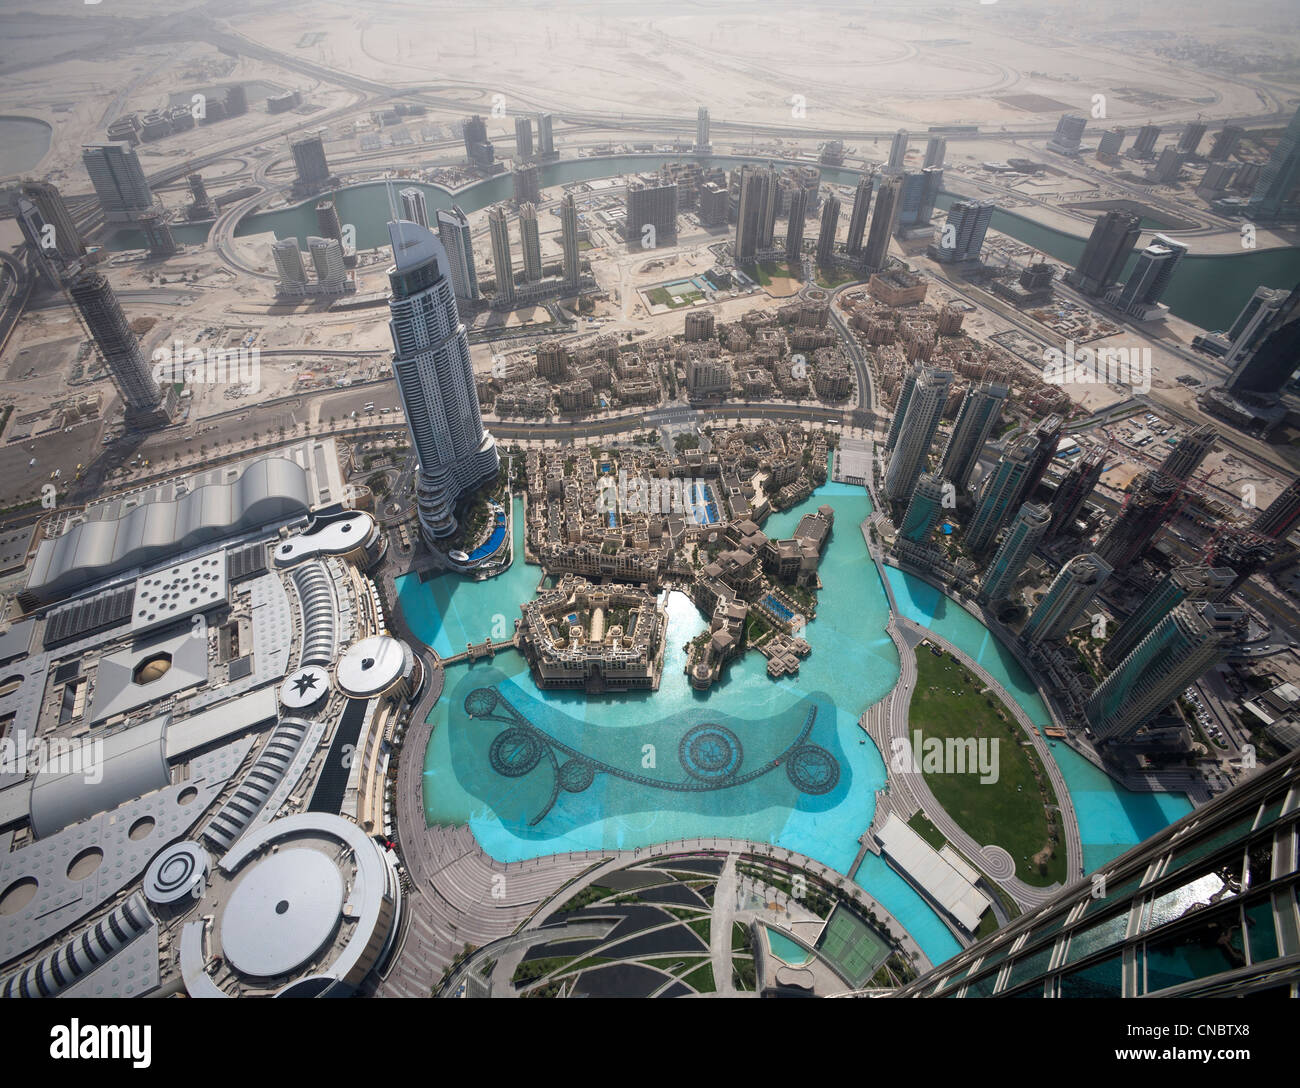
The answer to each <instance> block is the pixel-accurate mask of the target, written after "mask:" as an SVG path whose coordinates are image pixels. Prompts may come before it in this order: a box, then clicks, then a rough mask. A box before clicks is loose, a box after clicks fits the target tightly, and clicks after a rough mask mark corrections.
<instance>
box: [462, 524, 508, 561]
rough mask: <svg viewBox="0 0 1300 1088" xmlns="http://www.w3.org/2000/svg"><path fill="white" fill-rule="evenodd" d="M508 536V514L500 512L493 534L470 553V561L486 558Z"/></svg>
mask: <svg viewBox="0 0 1300 1088" xmlns="http://www.w3.org/2000/svg"><path fill="white" fill-rule="evenodd" d="M505 538H506V516H505V514H498V515H497V521H496V526H495V527H494V528H493V530H492V535H491V536H490V537H488V538H487V540H486V541H484V542H483V543H482V544H480V545H479V546H478V547H477V548H475V549H474V550H473V551H472V552H470V553H469V561H470V562H471V563H476V562H478V560H480V559H486V558H487V557H488V556H489V555H492V554H494V553H495V552H496V550H497V549H498V548H499V547H501V542H502V541H503V540H505Z"/></svg>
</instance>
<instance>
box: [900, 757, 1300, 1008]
mask: <svg viewBox="0 0 1300 1088" xmlns="http://www.w3.org/2000/svg"><path fill="white" fill-rule="evenodd" d="M1298 772H1300V752H1292V753H1290V754H1289V755H1284V756H1282V757H1281V758H1280V759H1277V760H1275V761H1274V762H1272V763H1270V764H1268V765H1267V766H1264V767H1260V768H1259V769H1258V770H1257V771H1255V772H1253V773H1251V774H1250V776H1249V777H1247V778H1245V779H1244V780H1243V781H1240V782H1239V783H1238V784H1237V785H1236V786H1235V787H1233V788H1232V789H1229V790H1227V791H1225V792H1224V793H1222V794H1220V795H1219V796H1218V797H1215V798H1212V799H1211V800H1210V801H1208V802H1207V803H1206V804H1204V805H1198V806H1197V807H1196V809H1195V810H1193V811H1192V812H1190V813H1189V814H1188V815H1187V816H1184V817H1183V818H1182V819H1181V820H1178V821H1176V822H1174V823H1172V824H1170V825H1169V826H1168V827H1165V828H1163V829H1162V830H1160V831H1157V832H1156V833H1155V834H1154V835H1152V836H1151V837H1150V838H1149V839H1147V840H1146V841H1145V842H1143V843H1140V844H1138V845H1137V846H1135V847H1133V849H1131V850H1129V851H1127V852H1125V853H1123V854H1121V855H1120V856H1119V857H1118V858H1113V859H1111V860H1109V861H1107V862H1106V863H1105V864H1104V865H1103V866H1102V868H1100V869H1099V870H1098V871H1097V872H1096V873H1095V874H1093V876H1092V878H1091V879H1090V880H1081V881H1075V882H1073V883H1071V884H1069V885H1068V886H1067V887H1064V888H1061V889H1059V890H1058V891H1057V892H1055V893H1054V894H1053V895H1052V896H1051V897H1050V898H1049V899H1048V900H1047V901H1046V902H1044V903H1042V904H1041V905H1040V906H1036V907H1031V908H1029V909H1027V910H1026V911H1025V913H1024V914H1022V915H1020V916H1019V917H1018V918H1015V919H1013V920H1012V921H1011V922H1010V923H1009V924H1008V925H1006V926H1003V927H1002V928H1001V929H999V930H998V931H997V932H996V933H993V934H991V935H990V936H987V937H984V938H983V939H982V940H978V941H976V942H975V943H974V944H973V945H971V946H970V947H969V948H964V949H962V950H961V951H960V952H958V953H957V955H955V956H954V957H953V958H952V959H950V960H947V961H945V962H944V963H942V964H940V965H939V966H937V967H934V968H931V969H930V970H929V971H927V972H925V973H924V974H922V975H921V977H920V978H918V979H916V980H915V981H913V982H910V983H907V984H906V985H904V986H903V987H901V988H900V989H899V990H898V991H896V993H895V996H897V997H909V998H912V997H958V996H961V997H1030V998H1035V997H1056V998H1080V997H1112V998H1113V997H1147V996H1152V995H1156V996H1162V997H1180V998H1193V997H1254V998H1259V999H1267V998H1277V997H1287V996H1294V994H1295V986H1296V975H1297V971H1296V966H1295V957H1296V954H1297V952H1298V951H1300V938H1298V936H1297V932H1296V925H1295V917H1294V914H1293V913H1292V909H1291V904H1292V903H1293V902H1294V899H1295V895H1296V889H1297V885H1298V884H1300V866H1297V864H1296V858H1295V855H1294V853H1293V852H1291V851H1283V850H1279V849H1278V844H1279V843H1286V844H1289V843H1290V842H1292V841H1293V837H1294V835H1295V818H1296V814H1295V808H1294V806H1293V802H1292V799H1293V798H1294V795H1295V790H1296V788H1297V784H1298V783H1300V773H1298ZM1256 1003H1258V1002H1256ZM1184 1007H1186V1006H1185V1005H1184Z"/></svg>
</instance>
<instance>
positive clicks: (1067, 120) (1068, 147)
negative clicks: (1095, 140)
mask: <svg viewBox="0 0 1300 1088" xmlns="http://www.w3.org/2000/svg"><path fill="white" fill-rule="evenodd" d="M1087 124H1088V119H1087V118H1086V117H1080V116H1079V115H1078V114H1077V113H1063V114H1061V119H1060V120H1059V121H1057V122H1056V133H1055V134H1054V135H1053V136H1052V138H1051V139H1050V140H1048V141H1047V150H1048V151H1059V152H1060V153H1061V154H1062V155H1077V154H1078V153H1079V144H1080V142H1081V141H1082V140H1083V130H1084V128H1086V127H1087Z"/></svg>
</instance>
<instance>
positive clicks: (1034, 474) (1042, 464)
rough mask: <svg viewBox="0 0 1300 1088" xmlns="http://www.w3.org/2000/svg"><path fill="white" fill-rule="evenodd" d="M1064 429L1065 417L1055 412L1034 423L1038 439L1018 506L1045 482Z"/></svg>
mask: <svg viewBox="0 0 1300 1088" xmlns="http://www.w3.org/2000/svg"><path fill="white" fill-rule="evenodd" d="M1064 429H1065V420H1064V418H1063V417H1061V416H1058V415H1056V414H1054V413H1053V414H1052V415H1049V416H1045V417H1044V418H1043V419H1040V420H1039V421H1038V422H1037V423H1036V424H1034V430H1033V432H1032V433H1033V437H1034V438H1035V439H1036V440H1037V446H1036V448H1035V449H1034V455H1033V457H1032V459H1031V460H1030V462H1029V468H1028V469H1027V470H1026V471H1025V476H1024V479H1023V480H1022V481H1021V482H1020V491H1019V492H1018V493H1017V495H1016V497H1015V500H1014V503H1015V505H1016V506H1019V505H1020V504H1021V503H1022V502H1027V501H1028V500H1029V499H1031V498H1033V495H1034V492H1035V491H1036V490H1037V489H1038V485H1039V484H1040V483H1042V482H1043V477H1044V476H1046V475H1047V468H1048V466H1049V465H1050V464H1051V463H1052V458H1053V457H1055V456H1056V449H1057V447H1058V446H1059V445H1060V444H1061V432H1062V431H1063V430H1064Z"/></svg>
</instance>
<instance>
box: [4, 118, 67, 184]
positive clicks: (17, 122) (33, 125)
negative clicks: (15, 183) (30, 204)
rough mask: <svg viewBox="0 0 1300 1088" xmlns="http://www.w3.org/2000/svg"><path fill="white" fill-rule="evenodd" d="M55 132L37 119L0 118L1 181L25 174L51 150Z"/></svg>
mask: <svg viewBox="0 0 1300 1088" xmlns="http://www.w3.org/2000/svg"><path fill="white" fill-rule="evenodd" d="M53 135H54V130H53V129H52V128H50V126H49V125H47V124H46V123H45V122H44V121H38V120H36V119H35V118H34V117H0V178H7V177H15V176H17V175H19V174H25V173H27V172H28V171H30V170H31V169H32V168H33V167H35V166H36V164H37V163H38V162H40V161H41V159H43V158H45V153H46V152H47V151H49V149H50V138H51V137H52V136H53Z"/></svg>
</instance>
